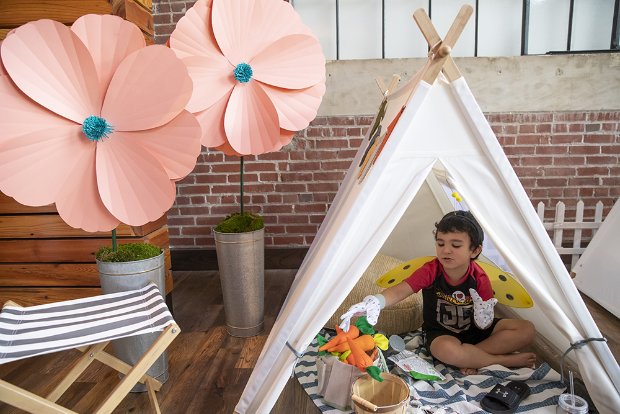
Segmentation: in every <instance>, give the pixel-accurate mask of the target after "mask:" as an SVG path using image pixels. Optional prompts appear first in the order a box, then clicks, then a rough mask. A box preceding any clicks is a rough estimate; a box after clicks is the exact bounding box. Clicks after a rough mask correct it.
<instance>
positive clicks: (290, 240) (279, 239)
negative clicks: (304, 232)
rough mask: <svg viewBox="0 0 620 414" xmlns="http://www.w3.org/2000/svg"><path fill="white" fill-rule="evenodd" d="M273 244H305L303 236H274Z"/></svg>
mask: <svg viewBox="0 0 620 414" xmlns="http://www.w3.org/2000/svg"><path fill="white" fill-rule="evenodd" d="M273 244H274V245H275V246H303V245H304V237H303V236H274V238H273Z"/></svg>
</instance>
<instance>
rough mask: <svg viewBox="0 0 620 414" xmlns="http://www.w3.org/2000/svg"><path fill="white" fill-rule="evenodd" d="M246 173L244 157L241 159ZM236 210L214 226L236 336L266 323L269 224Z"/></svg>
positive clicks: (224, 291) (227, 308) (227, 306)
mask: <svg viewBox="0 0 620 414" xmlns="http://www.w3.org/2000/svg"><path fill="white" fill-rule="evenodd" d="M240 169H241V177H243V157H241V161H240ZM240 194H241V203H240V211H239V212H238V213H232V214H230V215H228V216H227V217H226V218H224V220H222V221H221V222H220V223H219V224H218V225H217V226H216V227H215V229H214V231H213V234H214V236H215V250H216V252H217V265H218V269H219V273H220V281H221V284H222V295H223V299H224V311H225V314H226V330H227V331H228V333H229V334H230V335H232V336H239V337H248V336H254V335H257V334H259V333H260V332H261V331H262V330H263V326H264V323H263V322H264V314H265V306H264V290H265V287H264V285H265V282H264V281H265V224H264V220H263V218H262V217H260V216H259V215H257V214H253V213H248V212H245V211H244V209H243V179H242V180H241V190H240Z"/></svg>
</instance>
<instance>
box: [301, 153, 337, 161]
mask: <svg viewBox="0 0 620 414" xmlns="http://www.w3.org/2000/svg"><path fill="white" fill-rule="evenodd" d="M337 155H338V153H337V152H336V151H309V152H307V153H306V159H308V160H331V159H335V158H336V157H337Z"/></svg>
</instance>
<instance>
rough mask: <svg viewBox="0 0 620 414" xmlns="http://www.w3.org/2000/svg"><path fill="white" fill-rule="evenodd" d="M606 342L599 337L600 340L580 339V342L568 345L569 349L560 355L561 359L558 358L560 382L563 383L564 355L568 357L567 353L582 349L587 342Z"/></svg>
mask: <svg viewBox="0 0 620 414" xmlns="http://www.w3.org/2000/svg"><path fill="white" fill-rule="evenodd" d="M594 341H597V342H607V338H604V337H601V338H586V339H582V340H580V341H577V342H574V343H571V344H570V347H568V349H567V350H566V352H564V353H563V354H562V357H561V358H560V375H561V381H562V382H564V358H565V357H566V355H568V353H569V352H570V351H572V350H573V349H579V348H583V347H584V346H585V345H586V344H587V343H588V342H594Z"/></svg>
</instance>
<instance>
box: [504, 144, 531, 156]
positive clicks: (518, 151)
mask: <svg viewBox="0 0 620 414" xmlns="http://www.w3.org/2000/svg"><path fill="white" fill-rule="evenodd" d="M534 151H536V147H534V146H531V147H529V146H528V147H523V146H520V147H504V153H505V154H506V155H509V156H510V155H532V154H534Z"/></svg>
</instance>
